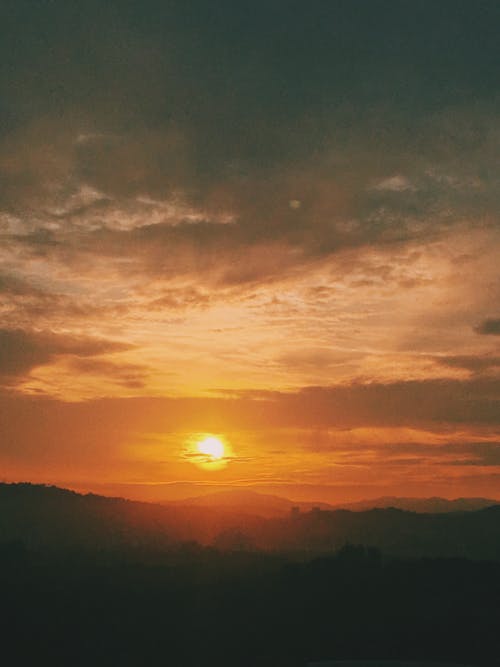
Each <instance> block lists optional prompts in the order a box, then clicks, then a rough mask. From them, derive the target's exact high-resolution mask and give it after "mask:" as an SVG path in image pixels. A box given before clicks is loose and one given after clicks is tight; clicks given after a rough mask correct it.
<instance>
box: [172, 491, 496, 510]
mask: <svg viewBox="0 0 500 667" xmlns="http://www.w3.org/2000/svg"><path fill="white" fill-rule="evenodd" d="M498 503H499V501H497V500H493V499H491V498H456V499H454V500H448V499H446V498H439V497H433V498H398V497H394V496H383V497H380V498H374V499H370V500H360V501H358V502H350V503H338V504H329V503H321V502H294V501H292V500H289V499H287V498H282V497H280V496H274V495H269V494H263V493H257V492H256V491H251V490H246V489H234V490H229V491H218V492H216V493H209V494H207V495H203V496H196V497H194V498H186V499H183V500H177V501H175V502H170V503H164V504H165V505H170V506H177V507H178V506H184V507H206V508H212V509H218V510H230V511H232V512H237V513H242V514H255V515H258V516H264V517H278V516H284V515H286V514H289V513H290V512H291V511H292V509H293V508H297V509H298V510H299V511H301V512H310V511H311V510H313V509H320V510H337V509H348V510H352V511H354V512H361V511H366V510H370V509H375V508H379V509H383V508H388V507H394V508H396V509H401V510H406V511H409V512H418V513H425V514H437V513H447V512H471V511H475V510H479V509H483V508H485V507H491V506H492V505H496V504H498Z"/></svg>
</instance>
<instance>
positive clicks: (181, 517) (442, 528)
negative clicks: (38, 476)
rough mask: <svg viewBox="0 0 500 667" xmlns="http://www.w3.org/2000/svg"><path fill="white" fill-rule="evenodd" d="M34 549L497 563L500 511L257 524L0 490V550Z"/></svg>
mask: <svg viewBox="0 0 500 667" xmlns="http://www.w3.org/2000/svg"><path fill="white" fill-rule="evenodd" d="M16 540H17V541H21V542H23V543H24V544H25V545H26V546H27V547H29V548H34V549H45V550H57V549H62V548H65V549H68V548H70V549H71V548H85V549H94V550H95V549H101V550H102V549H104V550H106V549H117V548H121V547H134V548H135V547H141V548H142V547H144V548H148V549H154V550H157V551H166V550H168V549H170V548H173V547H174V546H175V545H176V544H178V543H181V542H187V541H197V542H199V543H200V544H202V545H215V546H217V547H218V548H223V549H229V550H231V549H233V550H248V549H259V550H270V551H280V552H296V553H298V554H299V553H300V554H305V555H310V556H314V555H315V554H322V553H330V552H332V551H335V550H337V549H339V548H341V547H342V546H343V545H344V544H346V543H352V544H364V545H366V546H373V547H376V548H378V549H380V550H381V551H383V552H384V553H387V554H392V555H399V556H406V557H415V556H439V557H456V556H460V557H468V558H480V559H500V505H495V506H491V507H489V508H485V509H482V510H477V511H470V512H450V513H442V514H418V513H415V512H407V511H404V510H400V509H396V508H385V509H373V510H368V511H357V512H353V511H350V510H345V509H341V510H321V509H315V510H312V511H310V512H301V513H299V514H298V515H291V514H289V515H287V516H284V517H280V518H263V517H257V516H252V515H250V514H248V513H242V512H238V511H235V510H234V509H233V510H232V511H231V510H229V509H227V508H225V509H224V510H223V511H220V510H219V508H218V507H198V506H181V505H175V506H172V505H170V506H163V505H155V504H150V503H140V502H135V501H130V500H124V499H122V498H107V497H103V496H97V495H93V494H88V495H81V494H78V493H75V492H73V491H68V490H64V489H59V488H56V487H47V486H43V485H31V484H0V543H5V542H12V541H16Z"/></svg>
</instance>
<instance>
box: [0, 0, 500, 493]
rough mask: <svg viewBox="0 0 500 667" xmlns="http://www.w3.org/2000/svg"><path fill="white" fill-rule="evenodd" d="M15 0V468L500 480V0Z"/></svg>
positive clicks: (454, 482)
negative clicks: (210, 451)
mask: <svg viewBox="0 0 500 667" xmlns="http://www.w3.org/2000/svg"><path fill="white" fill-rule="evenodd" d="M0 14H1V15H0V26H2V27H1V28H0V30H1V32H2V35H1V39H0V100H1V105H0V479H2V480H3V481H22V480H25V481H32V482H42V483H50V484H58V485H61V486H68V487H71V488H77V489H81V490H87V491H88V490H92V491H98V492H102V493H107V494H113V495H116V494H121V495H127V496H129V497H133V498H142V499H148V500H158V499H170V498H182V497H187V496H192V495H199V494H201V493H206V492H209V491H214V490H219V489H226V488H234V487H237V488H239V487H245V488H250V489H254V490H260V491H265V492H271V493H276V494H278V495H285V496H288V497H291V498H296V499H312V500H323V501H346V500H354V499H360V498H368V497H376V496H380V495H400V496H430V495H441V496H445V497H450V498H453V497H459V496H487V497H493V498H500V345H499V343H500V280H499V269H498V266H499V256H500V253H499V251H500V226H499V208H500V187H499V186H500V183H499V180H500V165H499V160H498V156H499V148H500V114H499V111H500V104H499V98H500V91H499V87H498V64H499V62H500V53H499V43H498V26H499V20H500V6H499V4H498V2H490V1H488V0H469V1H468V2H463V1H462V0H453V1H451V0H438V1H436V0H432V2H431V1H427V0H421V1H419V2H415V0H412V1H410V0H349V1H348V0H328V1H326V0H325V1H322V0H312V1H311V2H307V3H305V2H302V1H301V2H296V1H294V0H280V1H279V2H278V1H276V0H266V1H265V2H264V1H261V0H254V1H253V2H249V1H248V2H247V1H243V0H240V1H235V0H231V1H228V0H218V1H217V2H215V3H214V2H208V1H207V0H204V1H202V0H192V1H190V2H183V1H182V2H181V1H180V0H172V1H168V0H163V1H162V2H159V1H158V2H154V1H153V0H142V1H141V2H139V1H138V0H137V1H136V0H120V1H118V0H107V2H105V3H103V2H93V1H92V0H89V1H88V2H85V3H82V2H72V1H71V0H65V1H64V2H61V1H60V0H52V1H49V0H37V1H36V2H27V1H25V0H16V1H15V2H14V1H12V0H5V1H4V2H2V5H1V9H0ZM206 437H216V438H219V439H220V440H221V441H222V442H223V444H224V445H225V456H224V457H223V459H222V460H219V461H218V462H216V463H215V462H214V463H213V464H212V463H211V462H210V461H209V460H205V459H204V458H203V456H202V455H201V454H200V452H199V451H197V448H196V447H197V445H196V443H197V442H199V441H200V440H202V439H203V438H206Z"/></svg>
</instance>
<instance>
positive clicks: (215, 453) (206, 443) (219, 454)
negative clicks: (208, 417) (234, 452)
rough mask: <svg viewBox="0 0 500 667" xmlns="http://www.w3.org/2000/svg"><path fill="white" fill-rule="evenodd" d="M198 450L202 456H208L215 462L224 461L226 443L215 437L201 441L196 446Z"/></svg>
mask: <svg viewBox="0 0 500 667" xmlns="http://www.w3.org/2000/svg"><path fill="white" fill-rule="evenodd" d="M196 449H197V450H198V451H199V453H200V454H206V456H210V457H211V458H212V459H215V460H219V459H222V458H223V456H224V443H223V442H221V441H220V440H219V438H215V437H213V436H210V437H208V438H205V439H204V440H200V442H198V443H197V444H196Z"/></svg>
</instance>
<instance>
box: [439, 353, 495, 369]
mask: <svg viewBox="0 0 500 667" xmlns="http://www.w3.org/2000/svg"><path fill="white" fill-rule="evenodd" d="M433 359H434V360H435V361H436V362H437V363H439V364H441V365H443V366H449V367H450V368H462V369H464V370H467V371H471V372H472V373H483V372H488V371H496V370H498V369H499V368H500V357H498V356H495V355H491V354H489V355H486V354H484V355H471V354H469V355H467V354H462V355H449V356H442V357H433Z"/></svg>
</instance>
